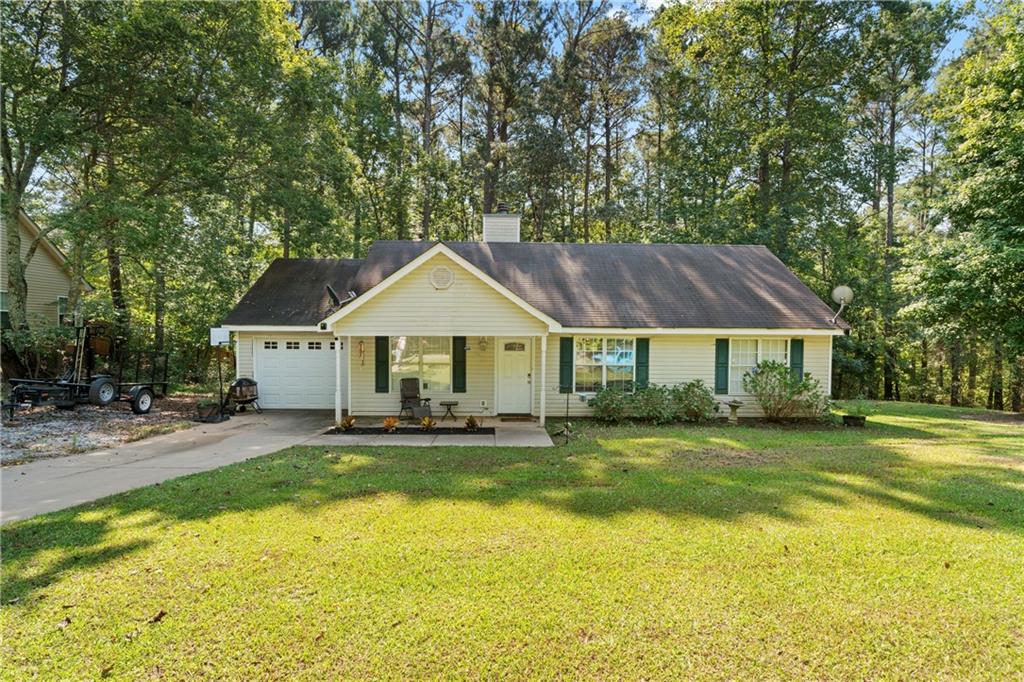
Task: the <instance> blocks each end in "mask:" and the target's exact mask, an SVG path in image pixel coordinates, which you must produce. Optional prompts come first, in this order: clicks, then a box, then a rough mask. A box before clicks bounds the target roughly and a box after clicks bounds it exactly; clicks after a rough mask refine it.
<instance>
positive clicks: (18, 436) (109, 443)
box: [0, 394, 207, 465]
mask: <svg viewBox="0 0 1024 682" xmlns="http://www.w3.org/2000/svg"><path fill="white" fill-rule="evenodd" d="M206 397H207V396H201V395H188V394H177V395H174V396H171V397H168V398H161V399H158V400H157V401H155V402H154V404H153V409H152V411H151V412H150V413H149V414H141V415H139V414H132V410H131V407H130V406H129V405H128V403H112V404H110V405H108V406H106V407H95V406H93V405H79V406H78V407H77V408H75V409H74V410H58V409H56V408H54V407H39V408H34V409H31V410H20V409H19V410H18V411H17V412H16V413H15V415H14V420H12V421H7V420H6V419H5V420H4V422H3V429H2V430H0V464H5V465H6V464H18V463H21V462H25V461H28V460H33V459H39V458H41V457H62V456H64V455H74V454H78V453H82V452H89V451H92V450H99V449H102V448H109V447H113V446H116V445H120V444H122V443H129V442H132V441H137V440H142V439H143V438H148V437H150V436H156V435H159V434H161V433H170V432H172V431H177V430H179V429H183V428H186V427H188V426H191V425H192V424H194V422H191V421H190V420H191V419H192V418H193V417H194V415H195V405H196V402H197V401H199V400H201V399H203V398H206Z"/></svg>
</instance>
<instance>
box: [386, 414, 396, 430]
mask: <svg viewBox="0 0 1024 682" xmlns="http://www.w3.org/2000/svg"><path fill="white" fill-rule="evenodd" d="M397 428H398V417H384V431H385V432H386V433H394V432H395V429H397Z"/></svg>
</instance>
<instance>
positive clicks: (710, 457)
mask: <svg viewBox="0 0 1024 682" xmlns="http://www.w3.org/2000/svg"><path fill="white" fill-rule="evenodd" d="M879 409H880V413H879V414H877V415H875V416H873V417H872V418H871V420H870V422H869V425H868V428H866V429H864V430H854V429H842V428H822V429H818V430H797V429H772V428H764V427H732V428H730V427H726V426H721V427H704V428H640V427H635V428H601V427H598V426H593V425H586V426H584V431H583V434H582V436H581V437H580V438H579V439H578V440H576V441H574V442H573V443H571V444H570V445H569V446H566V447H557V448H551V449H545V450H528V449H520V450H516V449H484V448H436V449H427V448H424V449H410V448H343V447H337V448H319V447H318V448H293V449H290V450H286V451H283V452H280V453H277V454H275V455H270V456H267V457H264V458H261V459H257V460H252V461H250V462H246V463H243V464H240V465H235V466H231V467H227V468H224V469H220V470H218V471H214V472H210V473H205V474H198V475H195V476H190V477H187V478H181V479H177V480H175V481H172V482H169V483H165V484H163V485H161V486H154V487H150V488H146V489H142V490H138V491H135V492H132V493H126V494H122V495H118V496H115V497H111V498H107V499H106V500H103V501H101V502H98V503H95V504H91V505H87V506H84V507H79V508H77V509H73V510H69V511H65V512H59V513H54V514H49V515H46V516H43V517H40V518H37V519H32V520H29V521H24V522H20V523H17V524H14V525H12V526H10V527H5V528H4V529H3V533H2V541H3V605H2V614H3V615H2V635H3V637H2V644H0V647H2V649H0V651H2V655H3V660H2V662H0V669H2V673H0V675H2V676H3V678H5V679H25V678H28V677H33V676H38V677H40V678H45V679H89V678H96V677H99V676H101V675H102V674H108V675H109V676H110V677H113V678H128V679H146V678H150V677H153V678H167V679H183V678H193V677H209V678H232V679H247V680H248V679H284V678H293V677H299V678H306V679H314V680H327V679H333V678H336V677H359V678H396V679H397V678H404V679H407V678H421V677H473V678H480V677H484V678H493V677H512V678H527V677H529V678H535V677H540V678H552V677H566V678H595V677H596V678H630V679H639V678H647V679H667V678H694V677H697V678H722V679H725V678H729V679H737V678H738V679H743V678H747V679H749V678H755V677H756V678H762V679H763V678H793V677H797V678H813V679H823V678H864V677H871V678H879V677H881V678H915V679H922V678H923V679H934V678H946V679H954V678H988V679H1010V678H1017V679H1019V678H1020V677H1021V676H1024V424H1022V423H1021V422H1016V423H1010V422H1008V421H1002V422H999V421H986V419H989V418H994V416H995V415H993V414H992V413H985V412H983V411H979V410H974V411H972V410H952V409H949V408H942V407H926V406H919V405H908V404H892V405H882V406H880V407H879ZM160 612H165V615H164V616H162V617H161V618H159V619H155V618H154V617H155V616H157V614H159V613H160ZM152 620H157V622H151V621H152Z"/></svg>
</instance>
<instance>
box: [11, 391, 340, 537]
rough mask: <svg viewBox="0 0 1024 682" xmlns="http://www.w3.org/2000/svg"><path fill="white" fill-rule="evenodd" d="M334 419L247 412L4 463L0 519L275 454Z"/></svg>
mask: <svg viewBox="0 0 1024 682" xmlns="http://www.w3.org/2000/svg"><path fill="white" fill-rule="evenodd" d="M332 422H333V415H332V413H330V412H327V411H301V412H299V411H295V412H289V411H276V412H275V411H270V412H264V413H263V414H262V415H258V414H255V413H247V414H242V415H236V416H234V417H232V418H231V419H230V420H229V421H226V422H223V423H221V424H198V425H196V426H194V427H192V428H190V429H185V430H184V431H178V432H176V433H169V434H167V435H164V436H157V437H155V438H150V439H147V440H144V441H139V442H138V443H127V444H125V445H122V446H119V447H116V448H110V449H108V450H97V451H95V452H89V453H86V454H83V455H70V456H68V457H54V458H52V459H41V460H37V461H35V462H30V463H28V464H20V465H17V466H10V467H3V469H0V479H2V480H0V492H2V497H0V523H7V522H8V521H14V520H16V519H26V518H28V517H30V516H35V515H36V514H43V513H45V512H50V511H55V510H58V509H64V508H66V507H73V506H74V505H76V504H82V503H83V502H89V501H91V500H95V499H99V498H101V497H106V496H107V495H113V494H115V493H120V492H124V491H126V490H131V489H132V488H140V487H143V486H147V485H152V484H154V483H159V482H161V481H166V480H167V479H170V478H176V477H178V476H184V475H186V474H192V473H196V472H198V471H208V470H210V469H216V468H218V467H222V466H225V465H227V464H233V463H234V462H240V461H242V460H246V459H249V458H250V457H258V456H260V455H266V454H269V453H271V452H276V451H278V450H281V449H284V448H287V447H291V446H292V445H299V444H300V443H304V442H306V441H309V440H310V439H311V438H312V437H314V436H316V435H318V434H321V433H323V432H324V431H325V430H326V429H327V428H329V427H330V426H331V423H332Z"/></svg>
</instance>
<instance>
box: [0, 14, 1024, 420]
mask: <svg viewBox="0 0 1024 682" xmlns="http://www.w3.org/2000/svg"><path fill="white" fill-rule="evenodd" d="M0 9H2V13H3V16H2V63H0V68H2V117H3V121H2V125H0V132H2V150H0V151H2V163H3V194H2V200H3V215H4V219H5V220H6V221H8V225H10V224H11V223H10V221H11V220H12V216H14V215H16V212H17V211H18V210H19V208H24V209H25V210H27V211H28V212H29V213H30V214H31V215H32V216H34V217H35V218H36V219H37V221H38V222H39V223H40V224H42V225H43V226H44V228H45V229H46V230H47V232H48V234H49V236H50V238H52V239H54V240H55V241H57V242H58V243H59V244H60V245H61V246H62V247H63V248H64V249H65V250H66V252H67V253H68V254H69V255H70V257H71V261H72V264H73V267H74V269H75V270H76V272H77V273H79V274H81V275H83V276H84V277H85V279H87V280H88V281H89V282H90V283H91V284H92V285H93V286H94V287H95V291H93V292H92V293H90V294H88V295H87V296H82V295H81V292H80V291H77V290H76V291H73V292H72V296H71V298H72V300H71V302H70V303H71V306H72V307H73V306H75V305H77V304H78V303H79V300H80V299H81V304H82V305H84V307H85V310H86V311H87V314H88V315H89V316H90V317H93V318H104V319H107V320H111V321H112V322H113V323H114V324H115V325H116V326H117V328H118V329H119V330H120V331H121V332H122V333H124V334H130V336H131V338H132V339H133V342H135V343H136V344H138V345H149V346H156V347H159V348H166V349H168V350H170V351H172V353H173V356H174V358H175V359H176V366H177V367H178V368H179V371H180V372H182V378H183V379H185V380H190V381H196V380H200V379H202V378H203V376H204V373H205V370H206V367H207V364H208V362H209V357H210V349H209V348H208V345H207V343H206V338H207V329H208V327H210V326H213V325H216V324H217V323H218V322H219V320H220V319H221V318H222V317H223V315H224V314H225V313H226V312H227V311H228V310H229V309H230V308H231V306H232V305H233V304H234V302H235V301H236V300H237V298H238V297H239V296H240V295H241V293H242V292H244V291H245V289H246V288H247V287H248V286H249V284H250V283H251V282H252V281H253V280H254V279H255V278H256V277H257V276H258V275H259V274H260V273H261V271H262V270H263V268H264V267H265V266H266V264H267V263H268V262H269V261H270V260H272V259H273V258H276V257H282V256H283V257H285V258H289V257H291V258H294V257H317V256H324V257H344V256H360V255H362V254H364V253H365V251H366V249H367V248H368V246H369V244H370V243H372V241H373V240H375V239H449V240H453V239H457V240H465V239H475V238H478V237H479V232H480V224H481V213H483V212H488V211H492V210H494V209H495V207H496V205H497V202H499V201H501V202H507V203H509V204H510V205H511V206H512V208H513V209H514V210H518V211H521V212H522V214H523V221H524V230H523V232H524V239H529V240H534V241H577V242H604V241H651V242H655V241H658V242H697V243H727V242H734V243H757V244H766V245H767V246H769V247H770V248H771V249H772V250H773V251H774V252H775V253H776V254H777V255H778V256H779V257H780V258H781V259H782V260H783V261H785V262H786V263H787V264H788V265H789V266H790V267H791V268H793V269H794V270H795V271H796V272H797V273H798V274H799V276H800V277H801V278H802V279H803V280H804V281H805V282H806V283H807V284H808V285H809V286H810V287H811V288H812V289H814V290H815V291H816V292H817V293H818V294H820V295H821V296H822V297H823V298H824V299H825V300H828V294H829V291H830V290H831V289H832V287H833V286H835V285H836V284H848V285H850V286H852V287H853V289H854V291H855V292H856V300H855V301H854V304H853V305H852V306H851V307H849V308H848V309H847V310H846V312H845V314H844V316H845V317H846V318H847V319H848V320H849V321H850V323H851V324H852V325H853V333H852V334H851V335H850V336H849V337H845V338H841V339H839V340H838V342H837V345H836V350H835V358H834V368H835V377H834V388H835V393H836V395H837V397H851V396H858V395H863V396H865V397H871V398H876V397H877V398H886V399H889V398H893V399H902V400H919V401H945V402H950V403H953V404H964V405H967V404H969V405H988V406H990V407H995V408H999V409H1003V408H1006V409H1010V408H1012V409H1014V410H1020V409H1021V393H1022V389H1024V4H1022V3H1021V2H1020V1H1019V0H1018V1H1012V2H993V3H987V4H985V5H984V6H982V7H981V8H980V9H975V8H973V7H971V6H964V5H954V4H947V3H944V2H937V3H927V4H925V3H913V2H864V3H852V2H848V3H831V2H828V3H826V2H799V1H798V2H783V1H772V2H763V1H758V2H687V3H676V4H672V3H669V4H666V5H665V6H663V7H660V8H658V9H656V10H648V9H645V8H642V7H633V6H623V5H622V4H621V3H615V4H611V3H608V2H605V1H604V0H584V1H582V2H565V3H559V4H548V3H541V2H535V1H531V0H497V1H495V2H474V3H459V2H453V1H450V0H420V2H416V3H399V2H363V1H361V0H357V1H355V2H352V1H342V2H306V1H296V2H290V3H289V2H283V1H278V2H239V3H204V2H159V3H157V2H126V1H112V2H102V3H100V2H88V3H85V2H60V1H58V0H42V1H38V2H5V3H3V5H2V8H0ZM965 31H966V32H968V33H969V35H968V36H967V37H966V40H965V41H964V43H963V48H962V50H957V51H956V52H957V54H956V55H954V56H952V58H950V55H949V51H948V50H947V49H946V48H947V45H948V43H949V41H950V40H951V37H952V36H954V35H960V36H962V35H963V32H965ZM8 234H9V235H13V236H14V239H12V240H11V241H12V244H11V245H10V251H11V253H12V254H13V258H11V266H10V267H9V272H8V273H7V274H8V278H7V279H8V281H7V282H6V283H4V286H5V287H6V290H7V301H8V307H9V309H10V317H11V320H12V323H13V325H14V327H15V329H14V331H13V332H11V333H9V334H8V335H7V339H8V340H9V341H10V342H11V344H13V346H15V347H17V348H21V349H22V350H24V349H27V348H31V347H36V348H38V347H41V345H43V344H45V343H46V342H47V339H51V340H52V339H54V338H57V337H59V336H60V333H61V332H60V331H59V330H57V331H55V330H51V329H45V328H44V327H43V325H41V324H34V325H32V329H31V331H25V330H24V329H23V328H24V327H26V326H27V325H28V324H29V323H30V322H31V321H30V320H26V316H25V313H24V306H23V300H24V293H25V282H24V276H23V271H24V261H23V259H21V258H19V257H18V256H17V254H18V251H17V249H18V245H17V244H16V242H17V241H18V240H17V230H10V229H9V230H8ZM667 293H670V292H667ZM1004 386H1005V387H1006V388H1005V389H1004ZM1011 403H1012V404H1011Z"/></svg>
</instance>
